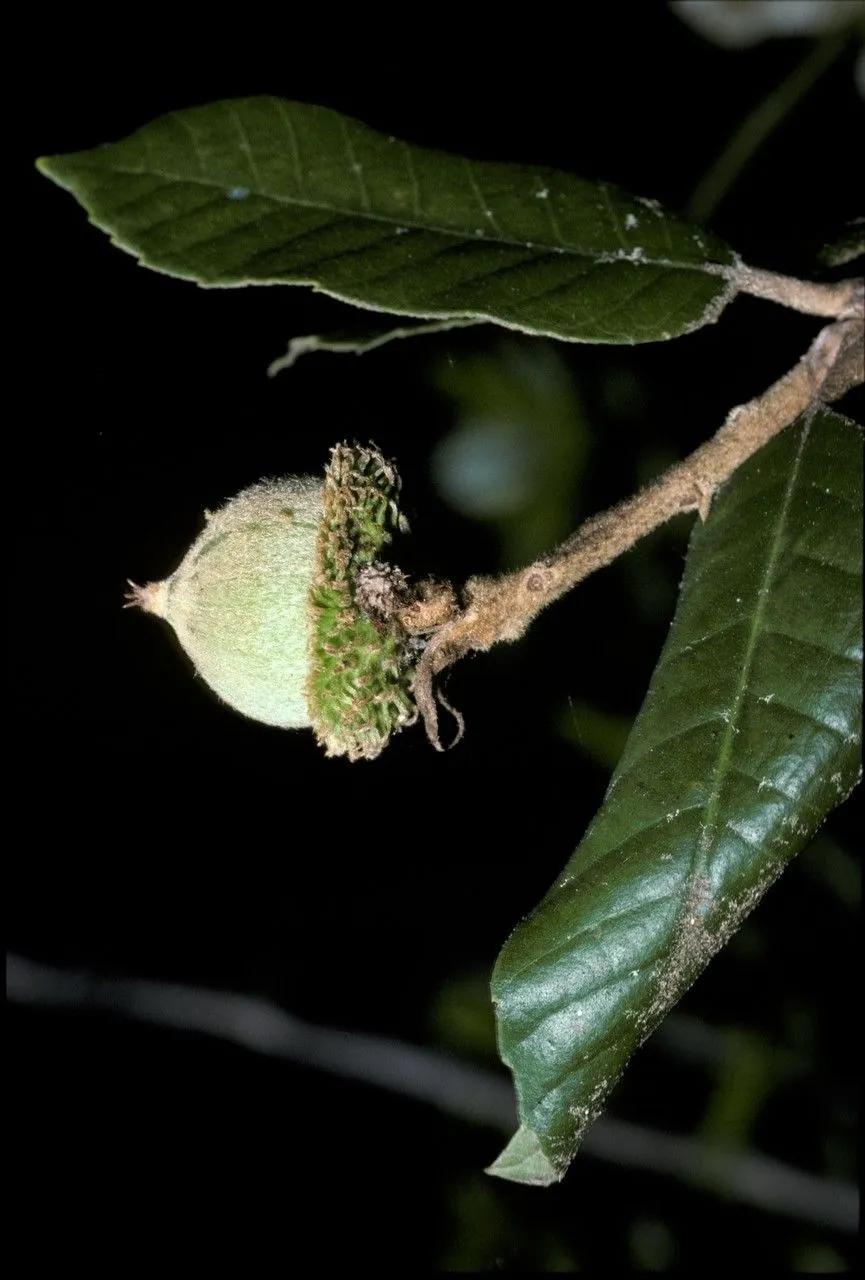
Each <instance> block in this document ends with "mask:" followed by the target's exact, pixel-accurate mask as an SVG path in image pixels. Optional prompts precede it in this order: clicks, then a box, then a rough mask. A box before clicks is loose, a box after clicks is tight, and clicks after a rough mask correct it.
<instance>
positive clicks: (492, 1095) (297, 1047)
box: [6, 955, 859, 1232]
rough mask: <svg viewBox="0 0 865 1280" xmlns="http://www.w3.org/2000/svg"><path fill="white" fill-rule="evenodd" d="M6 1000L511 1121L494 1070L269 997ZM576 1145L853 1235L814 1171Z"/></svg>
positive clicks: (606, 1123)
mask: <svg viewBox="0 0 865 1280" xmlns="http://www.w3.org/2000/svg"><path fill="white" fill-rule="evenodd" d="M6 991H7V998H8V999H9V1000H10V1001H13V1002H15V1003H17V1004H21V1005H27V1006H29V1007H31V1008H45V1009H74V1010H76V1011H81V1012H89V1013H102V1014H105V1013H107V1014H112V1015H114V1016H119V1017H122V1018H129V1019H131V1020H132V1021H135V1022H140V1023H143V1024H145V1025H147V1026H157V1027H169V1028H172V1029H175V1030H182V1031H190V1032H197V1033H199V1034H202V1035H208V1036H213V1037H215V1038H217V1039H219V1040H227V1041H229V1042H231V1043H233V1044H238V1045H241V1046H242V1047H243V1048H246V1049H250V1050H252V1051H253V1052H255V1053H262V1054H266V1055H268V1056H270V1057H277V1058H284V1059H286V1060H288V1061H290V1062H296V1063H299V1064H300V1065H302V1066H306V1067H311V1068H313V1069H315V1070H318V1071H328V1072H331V1073H332V1074H333V1075H338V1076H343V1077H345V1078H348V1079H350V1080H360V1081H364V1082H365V1083H367V1084H375V1085H378V1086H380V1087H381V1088H384V1089H390V1090H391V1091H392V1092H394V1093H399V1094H401V1095H402V1096H404V1097H409V1098H414V1099H416V1100H418V1101H421V1102H427V1103H431V1104H432V1105H434V1106H438V1107H440V1108H441V1109H442V1110H444V1111H447V1112H449V1113H450V1114H451V1115H454V1116H457V1117H459V1118H460V1119H463V1120H468V1121H470V1122H472V1123H474V1124H485V1125H489V1126H490V1127H492V1128H495V1129H498V1130H500V1131H501V1132H503V1133H507V1134H510V1133H512V1132H513V1129H514V1126H515V1124H516V1109H515V1106H514V1098H513V1089H512V1087H511V1084H510V1082H509V1081H508V1079H507V1078H506V1077H505V1076H504V1075H502V1074H499V1073H497V1072H494V1071H489V1070H487V1069H486V1068H483V1067H476V1066H472V1065H470V1064H469V1063H464V1062H458V1061H457V1060H456V1059H454V1058H451V1057H448V1056H446V1055H444V1054H442V1053H438V1052H436V1051H434V1050H431V1049H420V1048H417V1047H415V1046H414V1045H409V1044H405V1043H402V1042H401V1041H398V1040H391V1039H389V1038H387V1037H384V1036H370V1035H363V1034H360V1033H358V1032H354V1031H338V1030H333V1029H331V1028H328V1027H318V1026H315V1025H313V1024H312V1023H309V1022H302V1021H301V1020H300V1019H298V1018H294V1017H292V1016H291V1014H288V1013H285V1012H284V1011H283V1010H282V1009H279V1008H278V1007H277V1006H276V1005H274V1004H271V1003H270V1001H268V1000H263V999H260V998H257V997H255V996H246V995H238V994H237V993H235V992H230V991H211V990H208V989H207V988H204V987H185V986H181V985H179V984H176V983H162V982H153V981H147V980H142V979H136V978H105V977H101V976H99V975H98V974H93V973H88V972H73V971H70V970H64V969H57V968H54V967H53V966H50V965H44V964H39V963H37V962H36V961H33V960H29V959H27V958H26V957H24V956H18V955H10V956H8V957H7V960H6ZM582 1149H583V1151H584V1152H585V1153H586V1154H588V1155H592V1156H595V1157H596V1158H597V1159H600V1160H606V1161H608V1162H610V1163H613V1164H618V1165H625V1166H627V1167H628V1168H640V1169H647V1170H651V1171H653V1172H655V1173H661V1174H668V1175H670V1176H672V1177H675V1178H678V1179H680V1180H681V1181H683V1182H686V1183H692V1184H693V1183H697V1184H699V1185H702V1186H706V1187H709V1188H711V1190H712V1191H714V1192H715V1193H719V1194H723V1195H724V1196H726V1197H727V1198H729V1199H731V1200H737V1201H739V1202H740V1203H743V1204H748V1205H751V1206H753V1207H754V1208H757V1209H762V1210H767V1211H769V1212H772V1213H779V1214H783V1215H785V1216H786V1217H792V1218H796V1219H798V1220H800V1221H803V1222H810V1223H815V1224H817V1225H819V1226H823V1227H830V1228H832V1229H835V1230H840V1231H847V1232H854V1231H856V1230H857V1227H858V1210H859V1201H858V1193H857V1190H856V1188H855V1187H854V1186H852V1185H850V1184H848V1183H844V1182H839V1181H834V1180H832V1179H829V1178H819V1177H815V1176H814V1175H813V1174H809V1173H804V1172H802V1171H801V1170H799V1169H792V1168H790V1167H789V1166H787V1165H783V1164H781V1163H779V1162H778V1161H777V1160H770V1159H768V1158H766V1157H764V1156H761V1155H757V1154H755V1153H753V1152H749V1153H742V1152H727V1151H721V1150H716V1149H715V1148H713V1147H711V1146H708V1145H707V1144H706V1143H704V1142H700V1141H697V1140H695V1139H693V1138H684V1137H676V1136H675V1135H671V1134H666V1133H660V1132H656V1131H654V1130H652V1129H647V1128H644V1127H642V1126H639V1125H634V1124H629V1123H626V1122H625V1121H622V1120H612V1119H602V1120H599V1121H598V1122H597V1123H596V1124H595V1125H594V1126H593V1127H592V1129H591V1130H590V1131H589V1134H588V1136H587V1137H586V1140H585V1142H584V1143H583V1148H582Z"/></svg>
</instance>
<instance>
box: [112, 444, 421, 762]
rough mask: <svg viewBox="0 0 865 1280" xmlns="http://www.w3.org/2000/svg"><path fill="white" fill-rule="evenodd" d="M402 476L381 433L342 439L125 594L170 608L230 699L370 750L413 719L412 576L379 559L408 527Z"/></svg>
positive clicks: (258, 488)
mask: <svg viewBox="0 0 865 1280" xmlns="http://www.w3.org/2000/svg"><path fill="white" fill-rule="evenodd" d="M399 488H400V481H399V476H398V474H397V472H396V470H395V468H394V467H393V465H392V464H391V463H389V462H387V461H386V460H385V459H384V458H383V457H382V455H381V453H380V452H379V450H378V449H377V448H376V447H375V446H374V445H367V446H362V445H357V444H354V445H349V444H341V445H337V446H336V447H335V448H334V449H332V450H331V459H330V463H329V465H328V467H327V469H326V471H325V476H324V482H323V483H322V482H321V481H320V480H317V479H316V478H315V477H311V476H304V477H299V478H298V477H288V478H283V479H277V480H264V481H261V482H260V483H259V484H256V485H253V486H252V487H251V488H249V489H244V490H243V492H242V493H239V494H238V495H237V496H236V497H234V498H232V499H230V501H228V502H227V503H226V504H225V505H224V506H223V507H221V508H220V509H219V510H218V511H215V512H213V513H207V514H206V525H205V528H204V529H203V531H202V533H201V534H200V536H199V537H198V538H197V539H196V541H195V542H194V543H193V545H192V546H191V547H190V549H189V551H188V552H187V554H186V556H185V557H184V559H183V560H182V562H181V564H180V565H179V566H178V568H177V569H176V570H175V572H174V573H173V574H171V576H170V577H169V578H167V579H165V581H164V582H155V583H148V584H147V585H146V586H143V587H139V586H136V585H135V584H134V583H130V588H131V590H130V592H129V595H128V597H127V603H128V604H129V605H135V606H137V607H139V608H141V609H143V610H144V611H145V612H147V613H153V614H156V616H158V617H160V618H164V619H165V620H166V621H167V622H168V623H169V624H170V625H171V626H172V627H173V629H174V631H175V634H176V635H177V638H178V640H179V641H180V643H181V645H182V646H183V648H184V649H185V651H186V653H187V654H188V655H189V657H190V658H191V660H192V662H193V663H194V665H195V669H196V671H197V673H198V674H199V675H200V676H201V677H202V679H203V680H204V681H205V682H206V683H207V684H208V685H209V686H210V688H211V689H212V690H213V691H214V692H215V693H216V694H217V695H218V696H219V697H220V698H221V699H222V700H223V701H224V702H226V703H228V704H229V706H231V707H233V708H234V709H235V710H237V711H239V712H241V714H243V715H245V716H249V717H250V718H251V719H253V720H259V721H261V722H262V723H264V724H269V725H275V726H278V727H279V728H286V729H296V728H303V727H307V726H308V727H311V728H312V729H313V730H314V732H315V735H316V737H317V739H318V741H319V742H320V743H321V745H322V746H323V747H324V749H325V751H326V752H327V754H328V755H346V756H348V758H349V759H350V760H360V759H367V760H371V759H374V758H375V757H376V756H377V755H379V753H380V752H381V751H382V750H383V749H384V747H385V746H386V744H387V742H388V740H389V738H390V736H391V734H392V733H394V732H396V731H397V730H399V729H401V728H402V727H404V726H405V725H407V724H410V723H412V722H413V721H414V720H415V719H416V715H417V713H416V710H415V706H414V702H413V699H412V696H411V682H412V677H413V674H414V666H415V662H416V657H417V645H416V644H414V645H413V644H412V642H411V640H410V637H409V635H408V634H407V632H406V631H405V629H404V627H403V626H402V624H401V622H400V620H399V618H398V616H397V614H398V609H399V605H400V603H402V602H404V600H405V578H404V576H403V575H402V574H401V573H400V571H399V570H397V569H395V568H392V567H390V566H387V565H384V564H382V563H381V561H380V560H379V556H380V555H381V553H382V550H383V548H384V547H385V546H386V545H387V544H388V543H389V542H390V541H391V537H392V530H394V529H399V530H403V531H404V530H406V529H407V524H406V522H405V519H404V517H402V516H401V515H400V513H399V509H398V506H397V498H398V494H399Z"/></svg>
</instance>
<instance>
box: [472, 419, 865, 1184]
mask: <svg viewBox="0 0 865 1280" xmlns="http://www.w3.org/2000/svg"><path fill="white" fill-rule="evenodd" d="M861 524H862V433H861V431H860V429H859V428H858V427H857V426H856V425H855V424H853V423H851V422H849V421H848V420H847V419H845V418H842V417H840V416H839V415H838V414H835V413H832V412H830V411H821V412H818V413H817V414H816V416H815V417H814V418H813V420H812V421H810V422H803V421H802V420H799V421H798V422H797V423H796V424H794V425H793V426H792V427H789V428H788V429H787V430H786V431H784V432H783V434H782V435H781V436H779V437H778V438H777V439H776V440H775V441H773V442H772V443H771V444H770V445H768V446H766V448H764V449H762V450H761V451H760V452H759V453H758V454H756V455H755V456H754V457H753V458H752V459H751V460H750V461H749V462H748V463H746V464H745V466H744V467H742V468H741V469H740V470H739V471H738V472H737V473H736V475H735V476H734V477H733V479H732V480H731V481H730V482H729V483H728V485H727V486H725V488H724V489H723V490H722V492H721V493H720V494H719V496H718V497H717V498H716V500H715V504H714V506H713V508H712V511H711V514H710V516H709V519H708V520H707V521H706V523H705V524H704V525H700V526H698V527H697V528H696V529H695V531H694V535H693V538H692V541H691V546H690V550H689V552H688V562H687V567H686V571H685V577H684V580H683V583H682V589H681V595H680V599H679V605H678V609H677V612H676V617H675V620H674V622H673V625H672V628H671V631H670V635H669V638H668V640H667V644H666V646H665V648H664V651H663V653H662V655H661V658H660V661H659V663H658V666H657V668H656V670H655V674H654V676H653V679H652V683H651V687H650V689H649V692H648V694H647V697H646V701H645V703H644V705H643V708H642V710H641V712H640V715H639V717H638V719H637V721H636V724H635V726H634V729H633V732H632V733H631V736H630V738H629V740H628V744H627V747H626V748H625V753H624V755H623V756H622V759H621V761H620V763H619V766H618V768H617V770H616V772H615V774H614V776H613V779H612V781H611V783H610V787H609V790H608V792H607V795H606V798H605V800H604V803H603V805H602V807H601V810H600V812H599V813H598V815H597V817H596V818H595V820H594V821H593V823H592V824H591V826H590V827H589V830H588V832H587V833H586V836H585V838H584V839H583V842H582V844H581V845H580V847H579V848H578V849H577V851H576V853H575V854H574V856H573V858H572V859H571V860H570V862H569V863H568V865H567V867H566V868H565V870H564V872H563V873H562V875H561V876H560V878H559V880H558V881H557V882H556V884H554V885H553V887H552V888H551V889H550V891H549V893H548V894H547V896H546V897H545V899H544V900H543V902H542V903H541V904H540V906H539V907H538V908H537V909H536V911H535V912H534V913H533V914H532V915H531V916H530V917H529V918H528V919H527V920H525V921H524V922H523V923H522V924H521V925H520V926H519V927H518V928H517V930H516V931H515V933H514V934H513V935H512V936H511V938H510V939H509V940H508V942H507V943H506V944H505V947H504V948H503V950H502V953H501V955H500V956H499V959H498V962H497V965H496V969H495V973H494V976H493V995H494V999H495V1001H496V1004H497V1013H498V1031H499V1049H500V1053H501V1056H502V1058H503V1060H504V1061H505V1062H506V1063H507V1064H508V1065H509V1066H510V1067H511V1068H512V1070H513V1072H514V1078H515V1083H516V1089H517V1096H518V1101H519V1106H520V1118H521V1121H522V1128H521V1130H520V1131H519V1132H518V1134H517V1136H516V1138H515V1139H514V1140H513V1141H512V1143H511V1145H510V1146H509V1147H508V1148H507V1149H506V1151H505V1152H504V1153H503V1155H502V1156H500V1157H499V1159H498V1161H497V1162H496V1163H495V1164H494V1165H493V1166H492V1169H491V1170H490V1171H491V1172H493V1173H496V1174H498V1175H500V1176H501V1177H505V1178H512V1179H515V1180H517V1181H533V1182H537V1181H541V1182H550V1181H554V1180H556V1179H557V1178H560V1177H561V1176H562V1175H563V1173H564V1172H565V1170H566V1168H567V1166H568V1163H569V1162H570V1160H571V1159H572V1157H573V1155H574V1153H575V1151H576V1149H577V1147H578V1146H579V1143H580V1141H581V1139H582V1136H583V1134H584V1132H585V1130H586V1128H587V1126H588V1125H589V1124H590V1123H591V1121H592V1120H593V1119H594V1118H595V1117H596V1116H597V1114H598V1112H599V1111H600V1110H601V1108H602V1106H603V1104H604V1101H605V1099H606V1097H607V1095H608V1094H609V1092H610V1090H611V1089H612V1087H613V1085H614V1084H615V1082H616V1080H617V1078H618V1077H619V1075H620V1074H621V1072H622V1070H623V1068H624V1066H625V1064H626V1062H627V1061H628V1058H629V1057H630V1056H631V1054H632V1053H633V1052H634V1050H635V1049H636V1048H637V1046H638V1045H639V1044H640V1043H641V1042H642V1041H643V1040H644V1039H645V1038H646V1037H647V1036H648V1035H649V1034H650V1033H651V1032H652V1030H654V1028H655V1027H656V1026H657V1024H658V1023H659V1022H660V1021H661V1019H662V1018H663V1017H664V1015H665V1014H666V1013H667V1012H668V1010H669V1009H670V1008H671V1006H672V1005H674V1004H675V1002H676V1001H677V1000H678V999H679V997H680V996H681V995H682V993H683V992H684V991H685V990H686V989H687V988H688V987H689V986H690V984H691V983H692V982H693V981H694V979H695V978H696V977H697V975H698V974H699V973H700V971H701V970H702V969H703V968H704V966H705V965H706V964H707V962H708V961H709V959H710V958H711V956H712V955H713V954H714V953H715V952H716V951H717V950H718V949H719V948H720V947H721V946H723V944H724V943H725V942H726V941H727V939H728V938H729V937H730V935H731V933H732V932H733V931H734V930H735V929H736V928H737V927H738V925H739V924H740V923H741V921H742V920H743V918H744V917H745V916H746V915H747V913H748V912H749V911H750V910H751V909H752V908H753V907H754V905H755V904H756V903H757V901H758V900H759V899H760V897H761V896H762V894H763V893H764V892H765V891H766V889H767V888H768V887H769V885H770V884H771V883H772V882H773V881H774V880H775V879H776V877H777V876H778V875H779V874H780V872H781V871H782V870H783V868H784V866H785V865H786V863H787V862H788V861H789V860H790V858H792V857H793V855H794V854H795V853H797V852H798V851H799V850H800V849H801V848H802V847H803V845H805V844H806V843H807V841H808V840H810V838H811V836H812V835H813V834H814V832H815V831H816V829H817V828H818V826H819V825H820V823H821V822H822V820H823V819H824V818H825V816H826V814H827V813H828V812H829V811H830V810H831V809H832V808H833V807H834V806H835V805H836V804H838V803H839V802H840V801H841V800H843V799H844V798H845V797H846V796H847V794H848V793H849V791H850V790H851V789H852V787H853V786H854V785H855V783H856V781H857V779H858V776H859V771H860V740H861V706H862V701H861V667H862V599H861V594H862V585H861V583H862V579H861V574H862V528H861ZM532 1135H533V1138H534V1143H532V1142H531V1141H530V1138H531V1136H532ZM514 1142H516V1149H515V1148H514ZM527 1153H529V1155H527ZM532 1153H533V1154H532ZM529 1156H530V1157H531V1158H529Z"/></svg>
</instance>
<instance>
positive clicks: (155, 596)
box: [123, 578, 168, 618]
mask: <svg viewBox="0 0 865 1280" xmlns="http://www.w3.org/2000/svg"><path fill="white" fill-rule="evenodd" d="M126 581H127V583H128V584H129V590H128V591H127V592H126V593H125V594H124V597H123V598H124V601H125V603H124V605H123V608H124V609H141V610H142V611H143V612H144V613H155V614H156V616H157V618H164V617H165V609H166V603H167V595H168V591H167V583H165V582H146V583H145V584H144V586H143V587H139V585H138V583H137V582H132V580H131V579H130V578H127V579H126Z"/></svg>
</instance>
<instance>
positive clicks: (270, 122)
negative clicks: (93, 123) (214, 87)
mask: <svg viewBox="0 0 865 1280" xmlns="http://www.w3.org/2000/svg"><path fill="white" fill-rule="evenodd" d="M39 167H40V169H41V170H42V172H43V173H44V174H46V175H47V176H48V177H50V178H52V179H53V180H54V181H55V182H57V183H59V184H60V185H61V186H63V187H66V188H67V189H68V190H69V191H71V192H72V193H73V194H74V195H75V197H76V198H77V199H78V200H79V201H80V202H81V204H83V205H84V207H85V208H86V209H87V210H88V212H89V214H90V218H91V221H92V222H94V223H95V224H96V225H97V226H99V227H102V228H103V229H104V230H105V231H108V232H109V233H110V235H111V237H112V240H113V242H114V243H115V244H117V245H119V246H120V247H121V248H123V249H127V250H129V252H131V253H133V254H135V256H136V257H138V258H139V259H140V260H141V262H142V263H143V264H144V265H145V266H148V267H153V268H154V269H155V270H157V271H165V272H168V273H169V274H170V275H176V276H181V277H183V278H184V279H189V280H196V281H198V282H199V283H200V284H206V285H237V284H308V285H313V286H314V287H315V288H317V289H319V290H321V291H323V292H325V293H329V294H332V295H333V296H334V297H337V298H342V299H344V300H345V301H347V302H353V303H355V304H356V305H358V306H361V307H366V308H371V309H373V310H376V311H387V312H393V313H396V314H399V315H409V316H417V317H422V318H426V319H435V318H439V317H466V318H469V319H480V320H491V321H494V322H496V323H498V324H503V325H506V326H508V327H510V328H516V329H522V330H524V331H525V332H527V333H540V334H548V335H550V336H552V337H557V338H565V339H569V340H571V341H579V342H649V341H654V340H657V339H660V338H672V337H676V336H678V335H679V334H682V333H687V332H688V331H689V330H691V329H695V328H698V327H699V326H700V325H703V324H706V323H708V322H710V321H712V320H714V319H715V318H716V317H717V315H718V313H719V311H720V310H721V309H722V307H723V306H724V304H725V303H726V302H727V301H728V300H729V298H730V297H731V296H732V293H733V291H734V290H733V286H732V285H731V284H729V283H728V281H727V280H726V279H725V277H724V274H723V272H722V271H721V272H719V270H718V264H730V263H731V262H732V260H733V255H732V253H731V251H730V250H729V249H728V248H727V246H726V245H724V244H723V243H722V242H721V241H719V240H717V239H715V238H714V237H712V236H710V235H709V234H708V233H707V232H703V231H699V230H697V229H696V228H694V227H691V226H689V225H687V224H686V223H683V222H681V221H679V220H678V219H676V218H674V217H672V216H671V215H669V214H666V213H664V212H663V211H662V210H661V209H660V208H659V206H658V205H657V204H655V203H654V202H653V201H649V200H640V199H636V200H635V199H631V198H629V197H627V196H625V195H623V194H622V193H621V192H619V191H617V190H616V189H614V188H613V187H610V186H608V185H606V184H604V183H595V182H585V181H582V180H581V179H579V178H575V177H572V176H571V175H569V174H563V173H557V172H554V171H552V170H549V169H534V168H528V167H525V166H520V165H509V164H490V163H481V162H476V161H472V160H467V159H462V158H459V157H455V156H449V155H445V154H442V153H440V152H435V151H428V150H425V149H423V148H420V147H413V146H409V145H408V144H407V143H405V142H401V141H399V140H397V139H396V138H390V137H386V136H384V135H383V134H380V133H376V132H374V131H373V130H372V129H369V128H367V127H366V126H365V125H362V124H358V123H357V122H356V121H354V120H349V119H347V118H346V117H344V116H341V115H338V114H337V113H336V112H333V111H329V110H326V109H324V108H321V107H313V106H305V105H303V104H301V103H295V102H287V101H285V100H283V99H280V98H272V97H260V98H243V99H238V100H236V101H227V102H216V103H213V104H211V105H210V106H206V107H196V108H192V109H190V110H187V111H176V112H172V113H171V114H170V115H167V116H163V117H161V118H160V119H158V120H155V121H154V122H153V123H152V124H149V125H146V126H145V127H144V128H143V129H140V130H139V131H138V132H137V133H134V134H132V135H131V136H130V137H129V138H127V139H126V140H125V141H123V142H119V143H116V144H112V145H109V146H104V147H98V148H96V149H95V150H93V151H81V152H76V153H74V154H72V155H66V156H52V157H48V158H45V159H42V160H40V161H39Z"/></svg>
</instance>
